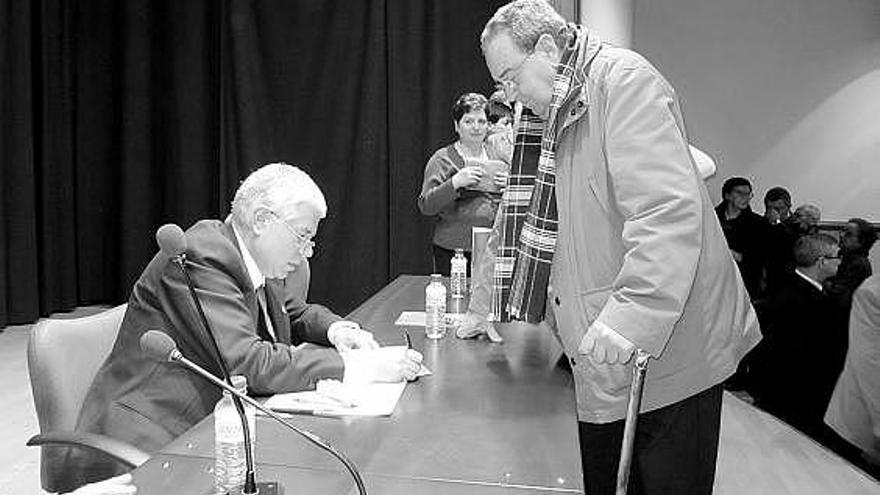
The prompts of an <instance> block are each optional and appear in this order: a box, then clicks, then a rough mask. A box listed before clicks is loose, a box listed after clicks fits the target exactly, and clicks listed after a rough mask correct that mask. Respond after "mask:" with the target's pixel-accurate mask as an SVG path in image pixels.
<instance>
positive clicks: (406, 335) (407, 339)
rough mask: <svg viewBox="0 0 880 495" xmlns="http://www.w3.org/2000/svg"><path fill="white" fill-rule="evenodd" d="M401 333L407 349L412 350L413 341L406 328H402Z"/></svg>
mask: <svg viewBox="0 0 880 495" xmlns="http://www.w3.org/2000/svg"><path fill="white" fill-rule="evenodd" d="M400 333H401V334H402V335H403V341H404V342H406V348H407V349H412V339H411V338H410V336H409V332H407V331H406V329H405V328H401V329H400Z"/></svg>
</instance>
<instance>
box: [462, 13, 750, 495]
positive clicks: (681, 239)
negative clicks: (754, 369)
mask: <svg viewBox="0 0 880 495" xmlns="http://www.w3.org/2000/svg"><path fill="white" fill-rule="evenodd" d="M480 42H481V46H482V50H483V55H484V58H485V60H486V65H487V67H488V69H489V72H490V74H491V75H492V77H493V79H495V80H496V81H497V82H499V83H501V84H504V85H505V86H507V89H508V92H509V94H511V95H514V97H515V99H516V100H518V101H520V102H522V104H523V105H524V106H525V107H527V108H529V109H530V110H532V111H533V112H534V113H535V114H536V115H537V116H538V117H539V118H540V119H541V120H543V121H544V125H543V126H542V138H541V140H542V144H541V148H540V150H541V152H540V158H539V166H538V167H537V171H536V172H534V174H535V177H536V178H535V180H534V185H533V187H532V188H531V189H530V190H528V189H527V188H523V191H522V192H523V194H522V195H523V196H529V197H530V198H531V199H530V201H529V202H527V203H526V204H525V206H522V205H521V204H520V203H516V204H513V203H511V204H505V203H504V202H502V213H501V215H502V217H503V221H504V224H503V226H502V235H501V236H500V241H499V247H498V251H497V252H499V253H504V252H507V251H509V252H513V253H515V262H514V264H513V267H514V268H513V271H512V273H509V274H505V273H503V271H502V273H500V274H499V270H497V269H496V272H495V275H494V276H495V278H496V279H498V278H499V277H500V278H505V277H506V278H507V280H508V282H509V283H510V290H509V293H508V296H507V299H506V303H505V304H503V307H504V308H506V309H505V311H506V314H507V315H509V316H510V317H512V318H515V319H521V320H525V321H529V322H539V321H542V320H546V321H547V323H548V324H549V325H550V327H551V328H553V329H554V331H555V332H556V333H557V335H558V337H559V340H560V341H561V342H562V344H563V348H564V350H565V353H566V355H567V356H568V357H569V359H570V362H571V367H572V373H573V377H574V383H575V391H576V398H577V409H578V410H577V415H578V422H579V423H578V431H579V438H580V444H581V460H582V466H583V476H584V488H585V491H586V492H588V493H590V494H600V495H601V494H606V493H614V492H615V484H616V471H617V461H618V458H619V454H620V446H621V439H622V434H623V419H624V416H625V414H626V403H627V398H628V397H629V393H630V391H629V383H630V377H631V373H632V371H631V368H630V366H628V365H627V364H626V363H629V362H630V361H632V357H633V355H634V353H635V350H636V349H637V348H638V349H640V350H642V351H644V352H646V353H648V354H649V355H650V356H652V357H653V358H654V360H653V361H652V362H651V367H650V369H649V371H648V376H647V381H646V384H645V388H644V394H645V395H644V400H643V402H642V410H643V411H644V412H643V413H642V414H641V418H640V420H639V428H638V432H637V433H636V435H637V436H636V439H635V445H636V454H635V457H634V465H633V469H634V472H633V476H632V477H631V480H632V484H631V487H630V493H646V494H652V493H690V494H701V493H711V491H712V487H713V484H714V478H715V476H714V475H715V459H716V455H717V447H718V433H719V427H720V414H721V386H720V383H721V382H722V381H723V380H724V379H726V378H727V377H728V376H730V375H731V374H732V373H733V372H734V370H735V369H736V366H737V362H738V361H739V359H740V358H741V357H742V356H743V354H745V352H747V351H748V350H749V349H750V348H751V347H752V346H753V345H755V344H756V343H757V342H758V340H759V339H760V332H759V329H758V325H757V320H756V318H755V315H754V311H753V309H752V306H751V304H750V302H749V299H748V295H747V292H746V289H745V287H744V286H743V284H742V281H741V278H740V277H739V276H738V275H737V267H736V264H735V263H734V261H733V258H732V257H731V256H730V254H729V252H728V249H727V245H726V243H725V240H724V234H723V232H722V230H721V227H720V225H719V223H718V221H717V219H716V216H715V215H714V214H713V211H712V204H711V202H710V200H709V195H708V192H707V190H706V189H705V186H704V185H703V182H702V180H701V179H700V177H699V176H698V173H697V170H696V167H695V166H694V163H693V158H692V156H691V155H690V152H689V148H688V141H687V134H686V132H685V128H684V122H683V118H682V116H681V113H680V108H679V105H678V100H677V98H676V96H675V93H674V91H673V90H672V88H671V86H670V85H669V83H668V82H667V81H666V80H665V79H664V78H663V77H662V76H661V75H660V74H659V73H658V71H657V70H656V69H655V68H654V67H653V66H652V65H651V64H650V63H649V62H648V61H646V60H645V59H644V58H643V57H641V56H639V55H638V54H636V53H634V52H631V51H629V50H626V49H622V48H618V47H615V46H613V45H609V44H606V43H603V42H602V41H601V39H600V38H599V37H598V36H597V35H596V34H595V33H593V32H591V31H589V30H587V29H586V28H584V27H581V26H575V25H570V24H566V22H565V21H564V19H563V18H562V17H561V16H560V15H559V14H558V13H557V12H556V11H555V10H554V9H553V7H551V6H550V5H549V4H548V3H547V2H545V1H543V0H517V1H514V2H511V3H509V4H507V5H505V6H503V7H501V8H500V9H498V11H497V12H496V13H495V14H494V16H493V17H492V18H491V19H490V20H489V21H488V23H487V24H486V26H485V28H484V30H483V33H482V35H481V39H480ZM595 109H600V110H599V111H595ZM516 175H517V171H516V164H515V165H514V168H513V169H512V170H511V179H510V184H509V185H508V188H509V189H512V188H513V187H514V182H513V180H514V177H515V176H516ZM511 196H512V195H511ZM519 199H522V198H519ZM518 224H519V225H521V232H522V235H520V236H513V235H508V234H509V233H511V232H515V231H517V227H518ZM706 308H712V311H706Z"/></svg>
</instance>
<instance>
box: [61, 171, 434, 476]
mask: <svg viewBox="0 0 880 495" xmlns="http://www.w3.org/2000/svg"><path fill="white" fill-rule="evenodd" d="M326 212H327V205H326V202H325V199H324V196H323V194H322V193H321V190H320V189H319V188H318V186H317V185H316V184H315V183H314V181H313V180H312V179H311V178H310V177H309V176H308V175H307V174H306V173H305V172H303V171H302V170H301V169H299V168H297V167H293V166H290V165H287V164H283V163H275V164H269V165H266V166H263V167H261V168H259V169H258V170H256V171H254V172H253V173H251V174H250V175H249V176H248V177H247V178H246V179H245V180H244V181H243V182H242V183H241V185H240V186H239V188H238V190H237V191H236V193H235V198H234V199H233V201H232V212H231V215H230V216H229V218H228V219H227V220H226V221H221V220H202V221H199V222H197V223H195V224H194V225H193V226H192V227H190V228H189V229H188V230H187V231H186V234H185V235H186V241H187V251H186V255H187V264H188V265H189V269H188V270H189V274H190V276H191V277H192V281H193V283H194V285H195V286H196V287H197V288H198V293H199V294H200V296H201V297H200V298H201V305H202V307H203V308H204V313H205V316H207V319H208V321H209V322H210V324H211V326H212V328H213V333H214V335H215V337H216V340H217V343H218V344H219V349H220V355H219V356H217V355H216V354H215V352H214V351H213V347H212V345H211V343H210V342H209V340H210V339H209V337H208V336H207V335H206V333H205V330H204V329H203V328H202V323H201V321H200V319H199V317H198V316H197V315H198V313H197V312H196V311H195V310H194V309H193V302H192V300H191V299H190V296H189V293H188V289H187V284H186V280H185V278H184V276H183V274H182V273H181V271H180V270H178V269H177V267H176V266H175V265H174V264H173V263H171V262H169V260H168V258H167V255H166V254H164V253H162V252H161V251H160V252H159V253H158V254H157V255H156V256H155V257H154V258H153V259H152V261H151V262H150V263H149V265H147V267H146V269H144V272H143V273H142V274H141V276H140V278H139V279H138V280H137V282H136V283H135V285H134V288H133V289H132V293H131V298H130V299H129V302H128V309H127V310H126V313H125V316H124V318H123V322H122V325H121V327H120V329H119V335H118V337H117V339H116V342H115V344H114V346H113V349H112V351H111V352H110V355H109V357H108V358H107V360H106V361H105V362H104V364H103V365H102V366H101V368H100V369H99V371H98V373H97V376H96V377H95V380H94V382H93V383H92V386H91V388H90V390H89V391H88V393H87V395H86V398H85V401H84V404H83V407H82V411H81V413H80V416H79V419H78V421H77V426H76V429H77V430H78V431H84V432H92V433H100V434H103V435H107V436H110V437H112V438H115V439H117V440H121V441H123V442H126V443H129V444H131V445H134V446H136V447H138V448H140V449H141V450H143V451H144V452H147V453H153V452H156V451H157V450H159V449H161V448H162V447H163V446H165V445H166V444H167V443H169V442H170V441H172V440H173V439H174V438H176V437H177V436H179V435H180V434H182V433H184V432H185V431H186V430H188V429H189V428H190V427H192V426H193V425H195V424H196V423H197V422H199V421H201V420H202V419H203V418H204V417H205V416H207V415H209V414H210V413H211V412H212V410H213V408H214V405H215V403H216V402H217V400H218V399H219V398H220V396H221V393H220V390H219V389H217V388H216V387H213V386H206V385H205V381H204V379H203V378H201V377H199V376H198V375H196V374H195V373H193V372H191V371H189V370H188V369H186V368H184V367H182V366H179V365H177V364H174V363H169V362H159V361H157V360H155V359H153V358H151V357H150V356H147V355H144V353H143V352H142V351H141V349H140V344H139V341H140V338H141V336H142V335H143V334H144V333H145V332H146V331H148V330H153V329H158V330H161V331H163V332H165V333H167V334H168V335H170V336H171V337H172V338H173V340H174V341H175V342H176V343H177V346H178V348H179V349H180V351H181V353H182V354H183V355H184V356H186V357H188V358H189V359H190V360H192V361H194V362H195V363H196V364H198V365H199V366H201V367H203V368H205V369H207V370H209V371H211V372H212V373H214V374H215V375H220V374H221V369H222V367H221V364H222V363H225V367H226V368H227V369H228V371H229V372H230V373H231V374H235V375H244V376H245V377H246V378H247V383H248V389H249V392H250V393H253V394H259V395H266V394H275V393H281V392H293V391H300V390H306V389H312V388H314V387H315V385H316V383H317V381H318V380H319V379H324V378H336V379H341V378H344V377H348V376H352V377H357V379H358V380H366V381H391V382H393V381H399V380H402V379H413V378H415V376H416V374H417V372H418V370H419V366H420V365H419V362H420V360H421V355H420V354H418V353H417V352H415V351H407V353H405V354H401V355H399V356H395V357H392V358H388V357H383V356H382V355H381V353H369V352H359V353H353V352H347V351H348V350H349V349H352V348H363V349H373V348H376V347H377V344H376V341H375V340H374V339H373V336H372V334H371V333H369V332H367V331H364V330H363V329H361V328H360V326H359V325H358V324H357V323H355V322H351V321H345V320H343V319H342V318H340V317H339V316H337V315H336V314H334V313H332V312H331V311H330V310H328V309H327V308H324V307H322V306H319V305H316V304H307V303H305V302H304V301H302V300H301V299H298V298H296V297H290V296H289V295H288V293H287V291H286V287H285V285H284V281H285V277H287V275H288V274H289V273H291V272H294V271H295V270H297V267H298V266H300V265H301V264H303V263H304V262H305V260H306V259H307V258H308V257H310V256H311V255H312V252H313V250H314V247H315V245H314V242H313V241H312V238H313V237H314V236H315V233H316V232H317V229H318V224H319V222H320V220H321V219H322V218H324V216H325V215H326ZM69 460H70V463H69V464H68V465H69V466H70V467H71V469H69V471H70V472H71V475H72V476H77V477H79V478H78V481H80V483H78V484H77V485H74V486H78V485H79V484H82V483H84V482H92V481H95V480H100V479H104V478H107V477H109V476H112V475H116V474H119V472H118V466H116V465H108V464H105V461H104V460H103V459H102V458H101V457H97V456H93V455H90V454H88V453H84V452H82V451H79V450H77V451H71V452H70V457H69Z"/></svg>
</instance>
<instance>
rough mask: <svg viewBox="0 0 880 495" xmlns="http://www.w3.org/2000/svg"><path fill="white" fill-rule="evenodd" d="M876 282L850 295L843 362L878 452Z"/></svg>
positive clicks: (879, 294) (879, 321)
mask: <svg viewBox="0 0 880 495" xmlns="http://www.w3.org/2000/svg"><path fill="white" fill-rule="evenodd" d="M878 329H880V283H878V282H876V281H875V282H874V283H865V284H863V285H862V286H860V287H859V288H858V289H856V291H855V294H854V295H853V307H852V316H851V318H850V345H849V351H848V355H847V357H846V359H847V366H849V367H852V370H853V374H854V375H855V380H856V382H857V383H858V385H859V387H858V388H859V390H860V391H861V393H860V396H861V399H863V400H864V401H865V402H866V404H865V405H866V407H865V409H866V410H867V411H868V413H869V415H870V417H869V418H867V419H868V421H869V422H870V425H871V431H872V432H873V436H874V442H875V444H874V452H875V453H876V452H880V331H878Z"/></svg>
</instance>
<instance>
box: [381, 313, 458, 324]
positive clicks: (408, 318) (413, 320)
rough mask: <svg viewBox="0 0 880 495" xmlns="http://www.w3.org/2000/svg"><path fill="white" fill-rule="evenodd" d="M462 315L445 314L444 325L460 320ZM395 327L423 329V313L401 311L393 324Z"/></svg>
mask: <svg viewBox="0 0 880 495" xmlns="http://www.w3.org/2000/svg"><path fill="white" fill-rule="evenodd" d="M462 316H463V315H461V314H460V313H446V318H445V320H446V324H447V325H449V324H452V323H455V322H456V321H458V320H459V319H461V317H462ZM394 324H395V325H399V326H403V327H406V326H410V327H423V326H425V312H424V311H401V312H400V316H398V317H397V320H396V321H395V322H394Z"/></svg>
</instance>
